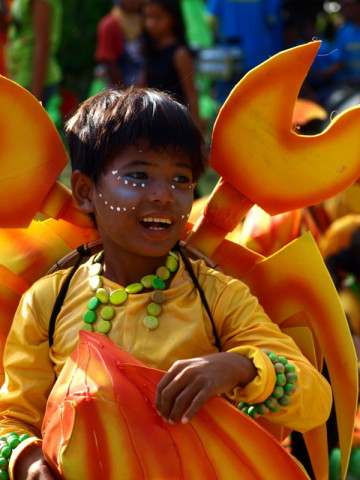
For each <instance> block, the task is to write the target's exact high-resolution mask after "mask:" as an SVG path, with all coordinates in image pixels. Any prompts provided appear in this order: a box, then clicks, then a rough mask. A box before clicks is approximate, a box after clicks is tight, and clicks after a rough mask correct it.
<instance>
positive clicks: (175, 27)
mask: <svg viewBox="0 0 360 480" xmlns="http://www.w3.org/2000/svg"><path fill="white" fill-rule="evenodd" d="M143 22H144V35H143V40H144V43H143V52H144V58H145V65H144V70H143V72H142V76H141V80H140V86H147V87H153V88H157V89H159V90H162V91H166V92H168V93H171V94H172V95H173V96H174V97H175V98H176V99H177V100H178V101H179V102H181V103H183V104H184V105H186V106H187V107H188V108H189V111H190V113H191V115H192V117H193V119H194V120H195V121H196V122H197V124H198V125H199V126H200V128H201V129H202V128H203V126H202V121H201V119H200V116H199V109H198V92H197V88H196V84H195V80H194V75H195V62H194V57H193V54H192V52H191V50H190V48H189V46H188V44H187V40H186V28H185V23H184V18H183V13H182V9H181V5H180V2H179V0H144V2H143Z"/></svg>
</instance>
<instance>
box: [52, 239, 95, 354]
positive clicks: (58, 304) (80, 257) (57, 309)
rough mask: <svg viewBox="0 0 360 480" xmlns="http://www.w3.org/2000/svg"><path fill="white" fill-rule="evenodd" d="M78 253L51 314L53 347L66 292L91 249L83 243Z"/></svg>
mask: <svg viewBox="0 0 360 480" xmlns="http://www.w3.org/2000/svg"><path fill="white" fill-rule="evenodd" d="M76 250H77V253H78V258H77V260H76V262H75V264H74V265H73V267H72V269H71V270H70V273H69V275H68V276H67V277H66V279H65V281H64V283H63V284H62V286H61V288H60V290H59V293H58V296H57V297H56V300H55V303H54V307H53V309H52V312H51V316H50V321H49V346H50V347H51V346H52V344H53V343H54V331H55V323H56V318H57V316H58V315H59V313H60V310H61V307H62V305H63V303H64V300H65V297H66V293H67V291H68V289H69V285H70V282H71V280H72V278H73V276H74V274H75V272H76V270H77V269H78V267H79V265H80V264H81V263H82V260H83V258H84V257H85V256H87V255H89V249H88V248H87V245H81V246H80V247H78V248H77V249H76Z"/></svg>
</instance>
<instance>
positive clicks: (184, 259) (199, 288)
mask: <svg viewBox="0 0 360 480" xmlns="http://www.w3.org/2000/svg"><path fill="white" fill-rule="evenodd" d="M176 251H177V252H179V254H180V256H181V258H182V260H183V262H184V264H185V267H186V270H187V271H188V272H189V274H190V277H191V280H192V281H193V282H194V285H195V287H196V289H197V291H198V292H199V295H200V298H201V301H202V303H203V305H204V307H205V310H206V313H207V314H208V316H209V319H210V322H211V326H212V329H213V334H214V338H215V345H216V348H217V349H218V350H219V352H221V350H222V349H221V343H220V338H219V335H218V332H217V330H216V326H215V322H214V318H213V316H212V315H211V312H210V307H209V304H208V302H207V300H206V297H205V293H204V290H203V289H202V288H201V285H200V283H199V280H198V279H197V277H196V275H195V272H194V270H193V268H192V266H191V263H190V262H189V259H188V258H187V256H186V255H184V253H183V252H182V251H181V248H180V246H179V245H176Z"/></svg>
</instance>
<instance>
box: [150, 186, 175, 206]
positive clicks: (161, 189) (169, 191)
mask: <svg viewBox="0 0 360 480" xmlns="http://www.w3.org/2000/svg"><path fill="white" fill-rule="evenodd" d="M174 191H175V188H174V185H173V184H170V183H169V182H168V181H157V182H154V183H153V185H152V186H151V188H150V190H149V194H148V199H149V201H150V202H160V203H164V204H166V203H173V202H174Z"/></svg>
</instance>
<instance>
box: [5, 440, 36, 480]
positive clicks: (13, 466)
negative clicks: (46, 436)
mask: <svg viewBox="0 0 360 480" xmlns="http://www.w3.org/2000/svg"><path fill="white" fill-rule="evenodd" d="M41 446H42V440H41V439H40V438H37V437H29V438H27V439H26V440H24V441H23V442H21V443H20V444H19V445H18V446H17V447H16V448H15V449H14V450H13V452H12V454H11V457H10V459H9V476H10V479H14V478H18V475H16V476H15V471H16V472H17V470H18V467H19V462H20V461H21V460H22V459H24V457H25V455H27V454H28V453H30V451H32V450H34V449H36V448H41Z"/></svg>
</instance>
